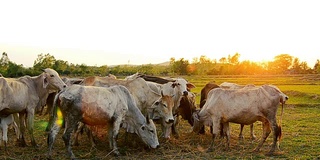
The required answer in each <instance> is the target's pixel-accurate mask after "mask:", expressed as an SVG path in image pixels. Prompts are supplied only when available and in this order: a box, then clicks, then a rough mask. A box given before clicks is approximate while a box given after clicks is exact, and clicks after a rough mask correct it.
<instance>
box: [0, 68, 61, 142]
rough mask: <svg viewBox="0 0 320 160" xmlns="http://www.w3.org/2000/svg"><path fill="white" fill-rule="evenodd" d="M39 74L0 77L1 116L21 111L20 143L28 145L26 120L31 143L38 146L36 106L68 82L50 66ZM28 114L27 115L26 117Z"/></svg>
mask: <svg viewBox="0 0 320 160" xmlns="http://www.w3.org/2000/svg"><path fill="white" fill-rule="evenodd" d="M43 71H44V72H43V73H42V74H40V75H39V76H35V77H30V76H24V77H21V78H17V79H16V78H2V77H1V78H0V117H7V116H8V115H10V114H13V113H19V119H20V121H19V123H18V124H17V125H18V128H19V129H20V132H19V133H20V135H19V141H20V145H22V146H26V142H25V139H24V131H25V120H26V119H27V128H28V132H29V134H30V136H31V143H32V145H33V146H37V144H36V141H35V139H34V136H33V124H34V113H35V108H36V107H37V106H39V103H41V102H45V101H46V99H47V97H48V94H49V93H50V92H51V91H53V90H62V89H63V88H65V87H66V84H65V83H64V82H63V81H62V80H61V78H60V77H59V74H58V73H57V72H56V71H55V70H53V69H50V68H47V69H44V70H43ZM26 116H27V117H26Z"/></svg>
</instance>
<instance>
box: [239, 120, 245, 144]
mask: <svg viewBox="0 0 320 160" xmlns="http://www.w3.org/2000/svg"><path fill="white" fill-rule="evenodd" d="M243 127H244V124H240V133H239V139H240V140H243V139H244V136H243V133H242V132H243Z"/></svg>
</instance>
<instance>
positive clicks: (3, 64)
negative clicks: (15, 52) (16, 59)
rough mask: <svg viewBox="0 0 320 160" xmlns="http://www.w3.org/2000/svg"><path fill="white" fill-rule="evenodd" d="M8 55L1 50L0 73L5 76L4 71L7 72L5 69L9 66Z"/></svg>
mask: <svg viewBox="0 0 320 160" xmlns="http://www.w3.org/2000/svg"><path fill="white" fill-rule="evenodd" d="M9 62H10V60H9V57H8V54H7V53H6V52H3V53H2V57H1V59H0V73H1V74H3V76H6V74H5V73H6V72H7V69H8V67H9Z"/></svg>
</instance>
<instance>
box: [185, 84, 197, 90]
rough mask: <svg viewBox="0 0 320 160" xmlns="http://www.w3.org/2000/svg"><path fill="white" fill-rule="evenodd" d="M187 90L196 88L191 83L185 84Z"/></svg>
mask: <svg viewBox="0 0 320 160" xmlns="http://www.w3.org/2000/svg"><path fill="white" fill-rule="evenodd" d="M187 88H188V89H191V88H196V86H195V85H194V84H192V83H187Z"/></svg>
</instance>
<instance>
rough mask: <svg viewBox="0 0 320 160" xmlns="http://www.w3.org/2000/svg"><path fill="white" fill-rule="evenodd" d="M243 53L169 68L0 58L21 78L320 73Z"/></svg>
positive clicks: (318, 68)
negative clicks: (48, 72)
mask: <svg viewBox="0 0 320 160" xmlns="http://www.w3.org/2000/svg"><path fill="white" fill-rule="evenodd" d="M239 58H240V54H239V53H235V54H234V55H228V57H222V58H220V59H219V60H216V59H209V58H208V57H206V56H204V55H202V56H200V57H199V58H194V59H193V60H192V62H189V61H188V60H185V59H184V58H180V59H177V60H176V59H175V58H170V62H169V64H168V65H154V64H145V65H117V66H108V65H102V66H88V65H86V64H73V63H69V62H68V61H64V60H57V59H56V58H55V57H54V56H53V55H50V54H49V53H47V54H43V53H41V54H39V55H38V57H37V59H36V60H35V61H34V64H33V66H32V67H24V66H23V65H22V64H16V63H15V62H12V61H10V59H9V56H8V54H7V53H6V52H3V53H2V57H1V59H0V73H1V74H2V76H4V77H21V76H24V75H30V76H34V75H39V74H40V73H41V72H42V69H44V68H52V69H54V70H56V71H57V72H58V73H59V74H60V75H62V76H68V77H86V76H90V75H99V76H107V75H108V74H113V75H116V76H128V75H132V74H134V73H137V72H139V73H144V74H147V75H160V76H174V75H259V74H260V75H263V74H319V73H320V61H319V59H318V60H317V61H316V63H315V65H314V66H313V68H310V67H308V65H307V62H305V61H302V62H301V61H300V60H299V58H297V57H293V56H291V55H289V54H279V55H277V56H275V57H274V59H273V61H269V62H251V61H249V60H245V61H241V62H240V61H239Z"/></svg>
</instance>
